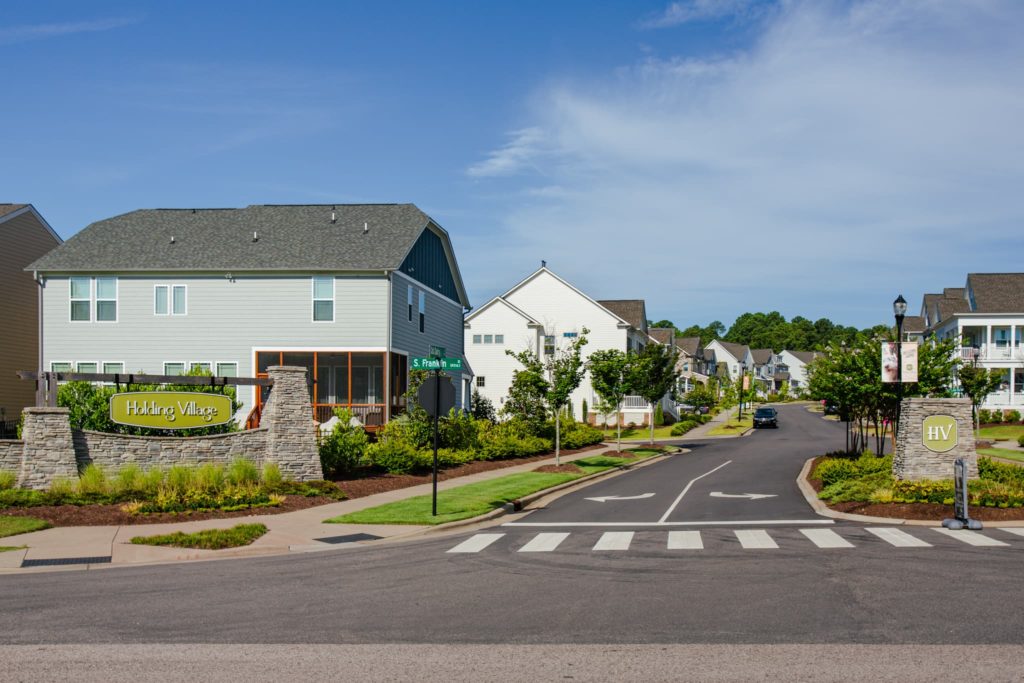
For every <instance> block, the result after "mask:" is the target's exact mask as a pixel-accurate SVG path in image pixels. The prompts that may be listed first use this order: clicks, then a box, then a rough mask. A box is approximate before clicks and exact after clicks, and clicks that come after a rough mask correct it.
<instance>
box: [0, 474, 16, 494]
mask: <svg viewBox="0 0 1024 683" xmlns="http://www.w3.org/2000/svg"><path fill="white" fill-rule="evenodd" d="M17 483H18V475H16V474H15V473H14V472H7V471H5V470H0V491H6V490H8V489H13V488H14V485H15V484H17Z"/></svg>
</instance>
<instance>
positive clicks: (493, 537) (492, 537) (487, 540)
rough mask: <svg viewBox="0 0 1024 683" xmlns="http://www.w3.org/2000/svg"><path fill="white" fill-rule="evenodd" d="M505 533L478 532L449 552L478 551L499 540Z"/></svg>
mask: <svg viewBox="0 0 1024 683" xmlns="http://www.w3.org/2000/svg"><path fill="white" fill-rule="evenodd" d="M504 535H505V534H477V535H475V536H473V537H471V538H467V539H466V540H465V541H463V542H462V543H460V544H458V545H457V546H455V547H454V548H452V549H451V550H449V551H448V552H450V553H478V552H480V551H481V550H483V549H484V548H486V547H487V546H489V545H490V544H492V543H494V542H495V541H497V540H498V539H499V538H501V537H502V536H504Z"/></svg>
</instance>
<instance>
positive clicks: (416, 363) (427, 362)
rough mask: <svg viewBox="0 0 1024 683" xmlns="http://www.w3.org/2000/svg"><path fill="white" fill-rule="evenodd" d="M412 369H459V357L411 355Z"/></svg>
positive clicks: (460, 365) (460, 366) (460, 361)
mask: <svg viewBox="0 0 1024 683" xmlns="http://www.w3.org/2000/svg"><path fill="white" fill-rule="evenodd" d="M412 369H413V370H461V369H462V359H461V358H432V357H430V356H413V358H412Z"/></svg>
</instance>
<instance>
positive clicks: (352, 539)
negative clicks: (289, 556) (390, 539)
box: [314, 534, 382, 544]
mask: <svg viewBox="0 0 1024 683" xmlns="http://www.w3.org/2000/svg"><path fill="white" fill-rule="evenodd" d="M378 538H382V536H374V535H373V534H349V535H347V536H329V537H328V538H317V539H314V540H317V541H320V542H321V543H335V544H337V543H358V542H359V541H376V540H377V539H378Z"/></svg>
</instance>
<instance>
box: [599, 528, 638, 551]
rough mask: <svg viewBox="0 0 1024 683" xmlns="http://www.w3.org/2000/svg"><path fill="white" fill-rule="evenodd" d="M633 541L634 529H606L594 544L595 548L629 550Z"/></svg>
mask: <svg viewBox="0 0 1024 683" xmlns="http://www.w3.org/2000/svg"><path fill="white" fill-rule="evenodd" d="M632 542H633V532H632V531H606V532H604V533H603V534H601V538H599V539H598V540H597V543H595V544H594V550H629V544H630V543H632Z"/></svg>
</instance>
